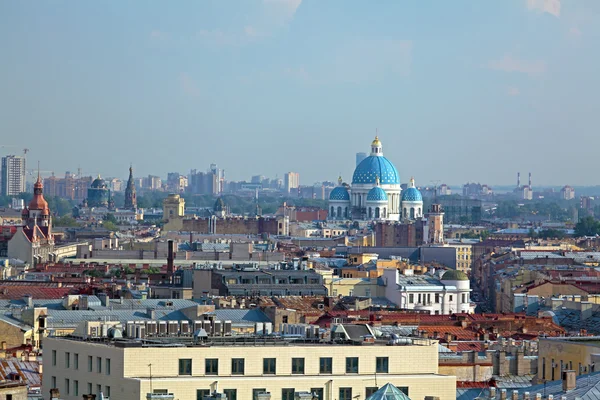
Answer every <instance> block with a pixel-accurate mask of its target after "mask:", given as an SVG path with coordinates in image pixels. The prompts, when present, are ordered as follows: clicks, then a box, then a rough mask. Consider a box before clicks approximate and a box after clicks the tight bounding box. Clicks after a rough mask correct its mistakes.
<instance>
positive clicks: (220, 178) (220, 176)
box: [210, 164, 225, 194]
mask: <svg viewBox="0 0 600 400" xmlns="http://www.w3.org/2000/svg"><path fill="white" fill-rule="evenodd" d="M210 172H212V173H213V174H214V175H215V176H216V180H217V193H216V194H221V193H223V186H224V185H225V170H224V169H220V168H218V167H217V164H210Z"/></svg>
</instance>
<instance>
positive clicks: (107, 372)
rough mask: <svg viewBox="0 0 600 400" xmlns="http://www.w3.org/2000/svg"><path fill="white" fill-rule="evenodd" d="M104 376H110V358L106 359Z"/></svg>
mask: <svg viewBox="0 0 600 400" xmlns="http://www.w3.org/2000/svg"><path fill="white" fill-rule="evenodd" d="M106 375H110V358H107V359H106Z"/></svg>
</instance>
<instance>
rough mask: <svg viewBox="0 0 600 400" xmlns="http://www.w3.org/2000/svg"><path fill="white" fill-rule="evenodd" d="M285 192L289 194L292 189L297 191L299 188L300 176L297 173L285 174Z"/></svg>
mask: <svg viewBox="0 0 600 400" xmlns="http://www.w3.org/2000/svg"><path fill="white" fill-rule="evenodd" d="M283 180H284V186H285V191H286V192H287V193H290V192H291V191H293V190H294V189H298V188H299V187H300V174H299V173H297V172H286V174H285V175H284V177H283Z"/></svg>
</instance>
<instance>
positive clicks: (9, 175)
mask: <svg viewBox="0 0 600 400" xmlns="http://www.w3.org/2000/svg"><path fill="white" fill-rule="evenodd" d="M1 173H2V176H1V178H2V179H0V182H1V183H2V191H1V193H2V195H3V196H17V195H18V194H20V193H23V192H25V190H26V187H25V157H22V156H14V155H10V156H6V157H2V169H1Z"/></svg>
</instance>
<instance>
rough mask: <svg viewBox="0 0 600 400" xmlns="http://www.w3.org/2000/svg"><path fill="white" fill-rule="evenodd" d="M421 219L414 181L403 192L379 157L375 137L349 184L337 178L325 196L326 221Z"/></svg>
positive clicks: (390, 165)
mask: <svg viewBox="0 0 600 400" xmlns="http://www.w3.org/2000/svg"><path fill="white" fill-rule="evenodd" d="M422 217H423V198H422V196H421V192H419V190H418V189H417V188H416V187H415V182H414V179H411V180H410V183H409V186H408V188H407V189H405V190H404V191H403V190H402V189H401V186H400V174H399V173H398V170H397V169H396V167H395V166H394V164H393V163H392V162H391V161H390V160H388V159H387V158H386V157H384V155H383V146H382V144H381V141H380V140H379V137H377V136H376V137H375V140H373V142H372V143H371V154H370V155H369V156H368V157H366V158H365V159H364V160H362V161H361V162H360V163H359V164H358V165H357V167H356V169H355V170H354V174H353V175H352V184H351V185H348V184H346V183H344V182H343V181H342V179H341V177H340V179H339V180H338V186H337V187H336V188H335V189H333V190H332V191H331V194H330V196H329V219H332V220H359V221H371V220H375V221H400V220H416V219H420V218H422Z"/></svg>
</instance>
